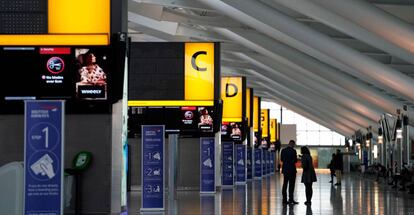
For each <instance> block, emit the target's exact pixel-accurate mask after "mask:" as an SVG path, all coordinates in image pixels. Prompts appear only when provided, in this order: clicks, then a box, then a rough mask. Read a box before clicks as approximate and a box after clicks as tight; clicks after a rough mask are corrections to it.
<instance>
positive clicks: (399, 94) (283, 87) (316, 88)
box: [128, 0, 414, 136]
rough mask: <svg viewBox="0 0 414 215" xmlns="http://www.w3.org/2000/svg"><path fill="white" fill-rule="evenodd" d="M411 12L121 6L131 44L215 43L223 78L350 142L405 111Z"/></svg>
mask: <svg viewBox="0 0 414 215" xmlns="http://www.w3.org/2000/svg"><path fill="white" fill-rule="evenodd" d="M412 11H414V1H412V0H347V1H344V0H128V21H129V23H128V28H129V35H130V37H131V38H132V41H220V42H222V46H221V49H222V61H221V64H222V73H223V74H234V75H243V76H246V77H247V84H248V86H249V87H253V88H254V89H255V93H256V94H258V95H259V96H262V97H263V98H265V99H267V100H270V101H275V102H277V103H279V104H281V105H283V106H286V107H288V108H290V109H292V110H294V111H296V112H298V113H300V114H302V115H304V116H306V117H308V118H310V119H312V120H314V121H316V122H318V123H320V124H322V125H324V126H326V127H328V128H330V129H332V130H335V131H337V132H338V133H341V134H343V135H345V136H351V135H353V134H354V132H355V131H357V130H363V131H366V128H367V127H368V126H372V127H373V130H374V131H375V130H376V128H377V127H378V120H379V119H380V117H381V115H382V114H384V113H390V114H395V113H396V109H403V106H404V105H407V107H408V110H407V112H406V113H407V114H409V115H410V116H411V115H412V113H413V108H414V65H413V64H414V28H413V26H412V25H413V24H414V13H413V12H412ZM412 118H413V117H410V124H414V119H412Z"/></svg>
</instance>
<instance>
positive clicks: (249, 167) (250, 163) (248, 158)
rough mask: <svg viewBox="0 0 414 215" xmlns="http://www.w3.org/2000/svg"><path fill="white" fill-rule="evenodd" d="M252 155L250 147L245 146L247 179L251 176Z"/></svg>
mask: <svg viewBox="0 0 414 215" xmlns="http://www.w3.org/2000/svg"><path fill="white" fill-rule="evenodd" d="M252 157H253V150H252V147H250V146H247V156H246V167H247V180H250V179H252V178H253V165H252V163H253V162H252Z"/></svg>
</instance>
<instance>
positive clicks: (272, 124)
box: [270, 119, 277, 142]
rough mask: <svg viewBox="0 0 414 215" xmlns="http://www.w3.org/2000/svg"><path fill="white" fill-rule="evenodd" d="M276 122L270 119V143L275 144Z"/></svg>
mask: <svg viewBox="0 0 414 215" xmlns="http://www.w3.org/2000/svg"><path fill="white" fill-rule="evenodd" d="M276 130H277V120H276V119H270V142H276V140H277V133H276Z"/></svg>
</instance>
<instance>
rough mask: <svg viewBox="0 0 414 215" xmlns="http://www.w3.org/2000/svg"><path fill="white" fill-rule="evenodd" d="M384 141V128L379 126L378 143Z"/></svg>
mask: <svg viewBox="0 0 414 215" xmlns="http://www.w3.org/2000/svg"><path fill="white" fill-rule="evenodd" d="M382 143H384V136H383V134H382V128H378V144H382Z"/></svg>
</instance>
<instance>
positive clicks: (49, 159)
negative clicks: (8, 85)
mask: <svg viewBox="0 0 414 215" xmlns="http://www.w3.org/2000/svg"><path fill="white" fill-rule="evenodd" d="M64 113H65V112H64V102H63V101H26V102H25V128H24V130H25V132H24V133H25V140H24V142H25V144H24V145H25V155H24V158H25V159H24V167H25V173H24V182H25V183H24V214H30V215H42V214H48V215H59V214H63V204H62V202H63V194H62V193H63V161H64V158H63V155H64V152H63V148H64V147H63V138H62V137H64V134H63V128H64V126H63V125H64Z"/></svg>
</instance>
